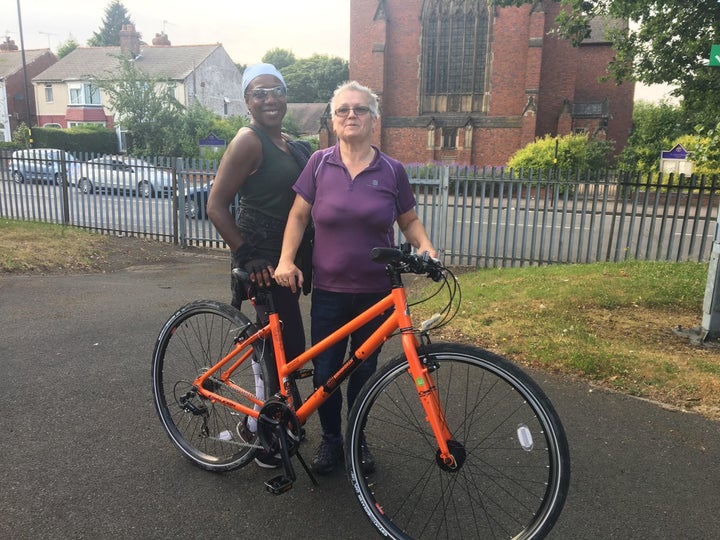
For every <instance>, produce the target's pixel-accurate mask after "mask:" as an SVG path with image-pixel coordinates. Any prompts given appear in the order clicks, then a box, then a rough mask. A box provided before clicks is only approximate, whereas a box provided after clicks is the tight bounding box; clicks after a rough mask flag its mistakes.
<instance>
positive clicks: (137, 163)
mask: <svg viewBox="0 0 720 540" xmlns="http://www.w3.org/2000/svg"><path fill="white" fill-rule="evenodd" d="M77 187H78V189H79V190H80V191H82V192H83V193H92V192H94V191H97V190H113V191H114V190H117V191H130V192H133V193H136V194H139V195H142V196H143V197H154V196H156V195H159V196H163V195H168V194H170V193H171V192H172V174H171V173H170V171H168V170H165V169H162V168H158V167H155V166H153V165H151V164H150V163H148V162H147V161H143V160H142V159H137V158H129V157H125V156H103V157H100V158H95V159H91V160H89V161H87V162H85V163H82V164H81V165H80V174H79V176H78V180H77Z"/></svg>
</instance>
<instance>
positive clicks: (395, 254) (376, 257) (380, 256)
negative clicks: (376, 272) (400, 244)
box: [370, 247, 403, 263]
mask: <svg viewBox="0 0 720 540" xmlns="http://www.w3.org/2000/svg"><path fill="white" fill-rule="evenodd" d="M402 255H403V252H402V251H400V250H399V249H396V248H389V247H374V248H372V250H370V258H371V259H372V260H373V261H376V262H381V263H386V262H390V261H392V260H395V259H398V258H400V257H402Z"/></svg>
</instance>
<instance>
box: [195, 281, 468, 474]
mask: <svg viewBox="0 0 720 540" xmlns="http://www.w3.org/2000/svg"><path fill="white" fill-rule="evenodd" d="M393 308H394V309H393ZM391 309H392V310H393V311H392V313H390V315H389V316H388V318H387V319H386V320H385V322H383V323H382V325H381V326H380V327H379V328H378V329H377V330H376V331H375V332H373V334H372V335H371V336H370V337H369V338H368V339H367V340H366V341H365V342H364V343H363V344H362V345H361V346H360V347H358V349H357V350H356V351H355V353H354V355H353V356H351V357H350V358H349V359H348V360H347V361H346V362H344V363H343V365H342V366H341V367H340V369H338V371H336V372H335V373H334V374H333V375H332V376H331V377H330V378H329V379H328V380H327V381H325V382H324V383H323V384H322V385H320V387H319V388H317V389H316V390H315V391H314V392H313V393H312V394H311V395H310V396H309V397H308V398H307V400H305V402H304V403H303V404H302V405H301V406H300V407H298V408H296V409H295V415H296V416H297V419H298V421H299V422H300V423H301V424H304V423H305V422H306V421H307V419H308V418H309V417H310V416H311V415H312V414H313V413H315V412H316V411H317V410H318V408H319V407H320V405H322V404H323V403H324V402H325V401H326V400H327V399H328V397H329V396H330V395H331V394H332V393H333V392H334V391H335V389H337V387H338V386H340V384H342V382H343V381H345V380H346V379H347V378H348V377H349V376H350V375H351V374H352V373H353V372H354V371H355V369H356V368H357V367H358V366H359V365H360V364H361V363H362V362H364V361H365V360H366V359H367V357H368V356H369V355H370V354H372V353H373V352H374V351H375V350H377V349H378V348H379V347H380V346H381V345H382V344H383V343H385V342H386V341H387V340H388V339H390V337H392V335H393V334H394V333H395V331H396V330H398V329H400V335H401V343H402V348H403V351H404V353H405V355H406V358H407V360H408V365H409V373H410V375H411V377H412V380H413V383H414V384H415V388H416V391H417V393H418V398H419V399H420V402H421V404H422V407H423V409H424V411H425V415H426V420H427V421H428V422H429V424H430V426H431V429H432V431H433V434H434V435H435V439H436V441H437V444H438V449H439V457H440V459H442V460H443V462H444V463H445V465H446V466H448V467H450V468H453V467H454V465H455V459H454V457H453V456H452V454H451V453H450V450H449V448H448V441H449V440H450V438H451V436H450V432H449V429H448V427H447V422H446V421H445V416H444V412H443V410H442V407H441V405H440V400H439V398H438V395H437V388H436V387H435V384H434V382H433V379H432V376H431V366H428V365H425V364H423V362H422V361H421V360H420V357H419V355H418V352H417V348H418V347H419V346H420V342H419V340H418V338H417V336H416V334H415V331H414V330H413V324H412V319H411V317H410V311H409V309H408V305H407V296H406V294H405V289H404V288H403V286H402V285H399V286H396V287H393V289H392V290H391V292H390V294H388V295H387V296H386V297H385V298H383V299H382V300H380V301H379V302H377V303H376V304H375V305H373V306H372V307H370V308H369V309H367V310H366V311H364V312H363V313H361V314H360V315H358V316H357V317H355V318H354V319H353V320H351V321H350V322H348V323H346V324H345V325H343V326H342V327H341V328H339V329H338V330H336V331H335V332H333V333H332V334H330V335H329V336H327V337H326V338H325V339H323V340H322V341H320V342H318V343H316V344H315V345H313V346H312V347H311V348H309V349H307V350H306V351H305V352H303V353H302V354H300V355H298V356H297V357H296V358H293V359H292V360H290V361H289V362H288V361H287V360H286V358H285V348H284V346H283V341H282V333H281V322H280V317H279V315H278V314H277V313H276V312H275V311H274V310H271V311H270V312H269V322H268V324H267V325H266V326H264V327H263V328H261V329H260V330H258V331H257V332H255V333H254V334H253V335H251V336H249V337H248V338H246V339H243V340H238V342H237V344H236V346H235V348H234V349H233V350H232V351H230V353H228V355H227V356H225V357H224V358H222V359H221V360H220V361H219V362H217V363H216V364H215V365H213V366H212V367H211V368H210V369H209V370H208V371H206V372H205V373H203V374H202V375H201V376H200V377H198V378H197V379H196V380H195V381H194V383H193V385H194V386H195V388H197V389H198V393H199V394H200V395H202V396H204V397H206V398H208V399H210V400H212V401H217V402H219V403H222V404H223V405H225V406H226V407H230V408H232V409H235V410H237V411H238V412H240V413H243V414H246V415H248V416H252V417H254V418H258V417H259V411H257V410H255V409H254V408H253V407H252V405H258V406H260V407H262V405H263V404H264V401H263V400H261V399H259V398H258V397H257V396H256V395H254V394H253V393H252V392H249V391H247V390H245V389H243V388H241V387H239V386H237V385H235V384H234V383H233V382H232V380H231V375H232V373H233V371H235V370H236V369H237V368H238V367H239V366H240V365H241V364H242V363H244V362H245V361H246V360H247V359H248V358H250V356H251V355H252V351H253V349H252V348H251V346H252V345H253V344H254V343H257V342H258V341H259V340H261V339H268V338H271V339H272V343H273V349H274V357H275V364H276V366H277V373H278V379H279V383H280V394H281V396H282V398H283V399H284V400H285V401H286V402H291V401H292V397H291V395H290V384H291V375H292V374H293V373H294V372H296V371H297V370H299V369H300V368H302V367H303V366H304V365H305V364H307V363H308V362H310V361H311V360H312V359H313V358H315V357H317V356H318V354H320V353H321V352H323V351H325V350H327V349H328V348H330V347H331V346H332V345H334V344H335V343H337V342H339V341H340V340H342V339H344V338H346V337H348V336H349V335H350V334H351V333H352V332H354V331H355V330H357V329H358V328H361V327H363V326H364V325H365V324H367V323H368V322H370V321H371V320H372V319H374V318H375V317H377V316H379V315H381V314H382V313H385V312H387V311H388V310H391ZM231 362H232V364H231V365H230V367H228V368H227V369H226V370H225V371H223V372H222V373H221V374H220V375H219V376H217V378H218V379H219V380H220V381H222V382H223V384H225V385H226V386H228V387H230V388H232V389H233V390H235V391H236V392H238V393H239V394H240V395H241V396H243V397H244V398H246V399H247V400H248V401H249V402H250V403H251V406H247V405H243V404H242V403H239V402H237V401H234V400H232V399H229V398H226V397H224V396H221V395H219V394H217V393H215V392H212V391H211V390H209V389H207V388H206V385H204V384H203V383H204V382H205V381H207V380H208V379H209V378H211V377H213V376H216V374H218V373H219V372H220V371H221V370H222V369H223V367H224V366H226V365H228V364H230V363H231ZM293 405H294V404H293Z"/></svg>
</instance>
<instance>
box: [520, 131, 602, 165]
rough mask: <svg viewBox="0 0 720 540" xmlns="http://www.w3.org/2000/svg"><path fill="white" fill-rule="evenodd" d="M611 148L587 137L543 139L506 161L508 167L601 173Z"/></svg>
mask: <svg viewBox="0 0 720 540" xmlns="http://www.w3.org/2000/svg"><path fill="white" fill-rule="evenodd" d="M612 148H613V142H612V141H601V140H599V139H594V138H589V137H588V136H587V135H564V136H562V137H552V136H550V135H545V136H544V137H542V138H538V139H536V140H535V142H533V143H530V144H528V145H527V146H525V147H524V148H521V149H520V150H518V151H517V152H515V154H513V155H512V156H511V158H510V160H509V161H508V167H510V168H512V169H534V170H553V169H557V170H559V171H570V170H577V169H603V168H606V167H607V159H608V155H609V154H610V151H611V150H612Z"/></svg>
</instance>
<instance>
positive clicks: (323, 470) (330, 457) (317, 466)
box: [310, 435, 343, 474]
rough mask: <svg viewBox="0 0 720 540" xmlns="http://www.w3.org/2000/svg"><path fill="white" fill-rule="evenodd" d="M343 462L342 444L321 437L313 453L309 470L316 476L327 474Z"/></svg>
mask: <svg viewBox="0 0 720 540" xmlns="http://www.w3.org/2000/svg"><path fill="white" fill-rule="evenodd" d="M342 460H343V445H342V442H336V441H334V440H333V439H332V438H330V437H326V436H325V435H323V438H322V440H321V441H320V446H318V448H317V450H316V451H315V457H313V459H312V463H311V465H310V468H311V469H312V470H313V472H316V473H318V474H328V473H330V472H332V471H333V469H335V467H336V466H337V464H338V463H340V462H341V461H342Z"/></svg>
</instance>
